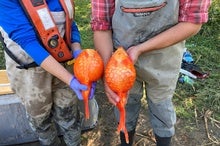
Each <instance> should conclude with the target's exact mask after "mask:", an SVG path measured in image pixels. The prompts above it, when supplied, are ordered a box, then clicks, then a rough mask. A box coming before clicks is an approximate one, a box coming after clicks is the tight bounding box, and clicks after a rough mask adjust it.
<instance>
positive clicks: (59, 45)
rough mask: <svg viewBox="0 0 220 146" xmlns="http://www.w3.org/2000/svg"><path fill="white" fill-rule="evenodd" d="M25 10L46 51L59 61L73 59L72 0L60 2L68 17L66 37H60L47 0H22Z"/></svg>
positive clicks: (61, 0)
mask: <svg viewBox="0 0 220 146" xmlns="http://www.w3.org/2000/svg"><path fill="white" fill-rule="evenodd" d="M20 3H21V5H22V6H23V9H24V10H25V12H26V14H27V16H28V18H29V19H30V21H31V23H32V25H33V26H34V28H35V30H36V32H37V34H38V37H39V39H40V41H41V42H42V44H43V46H44V47H45V48H46V50H47V51H48V52H49V53H50V54H51V55H52V56H53V57H54V58H55V59H56V60H57V61H58V62H65V61H68V60H70V59H72V53H71V49H70V48H71V24H72V21H73V16H74V5H73V2H72V1H71V0H60V3H61V5H62V7H63V9H64V12H65V15H66V24H65V36H64V38H62V37H61V36H60V33H59V30H58V28H57V26H56V24H55V21H54V20H53V17H52V15H51V13H50V10H49V8H48V6H47V3H46V1H45V0H20Z"/></svg>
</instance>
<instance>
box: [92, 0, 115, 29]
mask: <svg viewBox="0 0 220 146" xmlns="http://www.w3.org/2000/svg"><path fill="white" fill-rule="evenodd" d="M114 10H115V0H92V19H91V28H92V30H93V31H95V30H110V29H111V28H112V26H111V22H112V15H113V13H114Z"/></svg>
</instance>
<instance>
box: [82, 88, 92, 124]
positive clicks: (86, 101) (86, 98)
mask: <svg viewBox="0 0 220 146" xmlns="http://www.w3.org/2000/svg"><path fill="white" fill-rule="evenodd" d="M90 88H91V86H88V90H85V91H82V96H83V102H84V109H85V112H84V113H85V119H86V120H87V119H89V116H90V112H89V94H90Z"/></svg>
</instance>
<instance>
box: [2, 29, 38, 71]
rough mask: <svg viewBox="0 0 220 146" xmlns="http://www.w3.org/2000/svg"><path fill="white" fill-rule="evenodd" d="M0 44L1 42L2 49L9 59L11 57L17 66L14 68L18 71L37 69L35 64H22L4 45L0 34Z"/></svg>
mask: <svg viewBox="0 0 220 146" xmlns="http://www.w3.org/2000/svg"><path fill="white" fill-rule="evenodd" d="M0 42H2V45H3V48H4V50H5V52H6V53H7V54H8V56H9V57H11V59H13V60H14V61H15V62H16V63H17V64H18V65H19V66H16V67H17V68H19V69H28V68H31V67H37V66H38V65H37V63H36V62H32V63H29V64H24V63H22V62H21V61H20V60H19V59H18V58H17V57H16V56H15V55H14V54H13V53H12V52H11V51H10V50H9V49H8V48H7V46H6V45H5V43H4V38H3V36H2V33H1V32H0Z"/></svg>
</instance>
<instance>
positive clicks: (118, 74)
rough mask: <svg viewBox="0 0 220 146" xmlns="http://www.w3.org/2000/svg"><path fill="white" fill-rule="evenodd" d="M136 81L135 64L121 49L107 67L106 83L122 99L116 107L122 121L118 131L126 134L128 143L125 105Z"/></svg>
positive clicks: (115, 53) (120, 48)
mask: <svg viewBox="0 0 220 146" xmlns="http://www.w3.org/2000/svg"><path fill="white" fill-rule="evenodd" d="M135 79H136V71H135V68H134V64H133V62H132V61H131V59H130V58H129V56H128V54H127V53H126V51H125V50H124V49H123V48H122V47H119V48H118V49H117V50H116V51H115V52H114V54H113V55H112V57H111V58H110V60H109V62H108V63H107V65H106V69H105V81H106V83H107V84H108V86H109V87H110V88H111V89H112V91H114V92H115V93H117V95H118V96H119V97H120V101H119V102H118V103H117V105H116V106H117V108H118V109H119V112H120V121H119V125H118V129H117V130H118V131H123V132H124V133H125V138H126V142H127V143H129V139H128V133H127V129H126V126H125V119H126V112H125V105H126V102H127V92H128V91H129V90H130V89H131V87H132V86H133V84H134V82H135Z"/></svg>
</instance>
